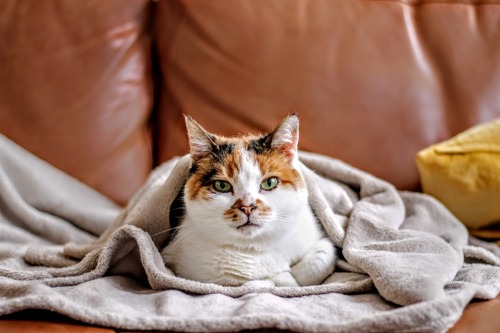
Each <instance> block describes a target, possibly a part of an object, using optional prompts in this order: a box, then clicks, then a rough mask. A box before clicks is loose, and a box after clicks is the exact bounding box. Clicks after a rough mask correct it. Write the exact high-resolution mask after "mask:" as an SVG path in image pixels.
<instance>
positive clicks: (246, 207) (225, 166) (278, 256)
mask: <svg viewBox="0 0 500 333" xmlns="http://www.w3.org/2000/svg"><path fill="white" fill-rule="evenodd" d="M185 120H186V127H187V132H188V136H189V144H190V149H191V158H192V167H191V169H190V174H189V178H188V180H187V182H186V184H185V187H184V193H183V194H184V195H183V198H184V199H183V200H184V205H185V215H184V217H183V218H182V221H181V223H180V227H179V228H178V230H177V231H176V233H175V236H174V237H173V239H172V240H171V241H170V243H169V244H168V245H167V246H166V247H165V248H164V249H163V250H162V252H161V254H162V257H163V259H164V261H165V263H166V264H167V266H168V267H169V268H171V269H172V270H173V271H174V272H175V273H176V274H177V275H178V276H181V277H184V278H188V279H192V280H197V281H202V282H212V283H217V284H221V285H227V286H236V285H241V284H243V283H245V282H248V281H252V280H270V281H273V282H274V284H275V285H276V286H307V285H315V284H320V283H321V282H322V281H323V280H324V279H325V278H326V277H328V276H329V275H330V274H331V273H332V272H333V270H334V265H335V258H336V255H335V247H334V245H333V244H332V243H331V241H330V240H329V239H328V238H327V237H325V235H324V233H323V231H322V228H321V226H320V224H319V223H318V221H317V220H316V217H315V216H314V213H313V212H312V210H311V208H310V206H309V203H308V192H307V188H306V184H305V181H304V178H303V177H302V175H301V171H300V164H299V161H298V152H297V145H298V139H299V121H298V118H297V116H296V115H291V116H288V117H287V118H285V119H284V120H283V121H282V122H281V123H280V124H279V125H278V126H277V127H276V128H275V129H274V130H273V131H272V132H270V133H269V134H267V135H264V136H261V137H256V136H252V135H247V136H241V137H235V138H225V137H222V136H217V135H214V134H211V133H208V132H207V131H206V130H205V129H203V128H202V127H201V126H200V125H199V124H198V123H197V122H196V121H194V120H193V119H192V118H191V117H189V116H186V119H185Z"/></svg>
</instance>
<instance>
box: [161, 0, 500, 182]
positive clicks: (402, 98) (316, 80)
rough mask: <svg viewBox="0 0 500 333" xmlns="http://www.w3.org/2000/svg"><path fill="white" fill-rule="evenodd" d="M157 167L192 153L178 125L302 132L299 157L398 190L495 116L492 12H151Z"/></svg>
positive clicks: (225, 7) (202, 6) (408, 8)
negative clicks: (422, 163) (439, 146)
mask: <svg viewBox="0 0 500 333" xmlns="http://www.w3.org/2000/svg"><path fill="white" fill-rule="evenodd" d="M155 13H156V22H157V25H156V36H155V43H156V45H157V49H158V58H159V63H160V67H161V68H160V70H161V78H162V80H163V85H162V89H161V93H160V96H159V109H158V126H157V133H158V137H159V140H158V141H157V144H158V147H157V149H158V158H159V160H166V159H168V158H170V157H171V156H173V155H179V154H183V153H186V152H187V151H188V146H187V141H186V135H185V129H184V125H183V119H182V113H187V114H190V115H191V116H193V117H194V118H195V119H196V120H197V121H198V122H199V123H201V124H202V125H203V126H204V127H205V128H206V129H208V130H209V131H212V132H215V133H219V134H224V135H236V134H238V133H245V132H248V131H251V132H266V131H268V130H270V129H271V128H273V126H274V125H275V124H277V123H278V122H279V120H280V119H282V118H283V117H284V116H285V115H286V114H288V113H291V112H297V113H298V114H299V117H300V120H301V129H300V134H301V139H300V143H299V145H300V148H301V149H304V150H308V151H313V152H318V153H323V154H327V155H330V156H333V157H336V158H340V159H342V160H344V161H346V162H348V163H350V164H352V165H354V166H357V167H359V168H361V169H363V170H365V171H368V172H370V173H373V174H375V175H377V176H379V177H381V178H383V179H386V180H388V181H390V182H392V183H394V184H395V185H397V187H398V188H400V189H411V190H415V189H418V188H419V179H418V172H417V168H416V166H415V154H416V153H417V152H418V151H419V150H420V149H422V148H424V147H426V146H429V145H431V144H433V143H436V142H439V141H442V140H444V139H446V138H448V137H450V136H452V135H454V134H456V133H459V132H461V131H462V130H464V129H466V128H468V127H470V126H472V125H474V124H476V123H479V122H484V121H488V120H490V119H493V118H495V117H499V116H500V107H499V105H500V94H499V93H498V91H500V61H498V59H500V43H499V42H498V41H499V40H500V28H499V26H498V22H499V21H500V2H498V1H344V0H315V1H308V0H287V1H265V2H264V1H254V0H241V1H234V0H212V1H195V0H194V1H193V0H181V1H159V3H158V10H156V11H155Z"/></svg>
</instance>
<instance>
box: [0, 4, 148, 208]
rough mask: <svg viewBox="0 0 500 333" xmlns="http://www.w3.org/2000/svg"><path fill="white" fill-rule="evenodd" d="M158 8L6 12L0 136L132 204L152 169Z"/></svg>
mask: <svg viewBox="0 0 500 333" xmlns="http://www.w3.org/2000/svg"><path fill="white" fill-rule="evenodd" d="M149 18H150V4H149V2H148V1H146V0H144V1H139V0H107V1H100V0H88V1H66V0H44V1H38V0H23V1H16V0H3V1H1V2H0V40H1V41H2V42H1V43H0V64H1V65H0V132H1V133H2V134H5V135H6V136H8V137H9V138H11V139H13V140H14V141H16V142H17V143H19V144H21V145H22V146H24V147H25V148H27V149H28V150H30V151H31V152H33V153H35V154H36V155H38V156H40V157H42V158H44V159H46V160H47V161H49V162H50V163H52V164H54V165H55V166H57V167H59V168H61V169H62V170H64V171H66V172H68V173H70V174H72V175H73V176H76V177H77V178H79V179H80V180H82V181H83V182H85V183H87V184H89V185H90V186H92V187H94V188H95V189H97V190H98V191H100V192H102V193H104V194H105V195H107V196H109V197H110V198H112V199H114V200H115V201H116V202H118V203H121V204H124V203H126V201H127V200H128V199H129V197H130V196H131V195H132V194H133V193H134V192H135V191H136V190H137V188H138V187H139V186H140V185H141V184H142V183H143V181H144V180H145V177H146V176H147V174H148V173H149V171H150V169H151V163H152V162H151V159H152V157H151V147H150V146H151V139H150V131H149V129H148V126H147V124H148V123H147V119H148V117H149V115H150V112H151V105H152V88H151V79H150V76H151V75H150V72H151V68H150V67H151V66H150V36H149V34H148V26H149V24H150V22H149Z"/></svg>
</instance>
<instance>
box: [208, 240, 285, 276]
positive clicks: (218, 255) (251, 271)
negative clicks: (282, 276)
mask: <svg viewBox="0 0 500 333" xmlns="http://www.w3.org/2000/svg"><path fill="white" fill-rule="evenodd" d="M207 264H208V265H209V266H210V267H211V268H212V269H213V270H214V271H213V273H214V274H213V275H214V276H217V278H218V282H219V283H223V284H233V283H232V282H234V283H235V284H239V283H242V282H245V281H249V280H261V279H268V278H270V277H272V276H274V275H276V274H278V273H280V272H285V271H288V270H289V269H290V259H289V258H286V257H285V256H284V255H283V253H281V251H280V250H279V249H274V250H269V251H265V252H257V251H252V250H242V249H235V248H233V247H222V248H219V249H216V250H215V251H214V253H213V254H212V256H211V260H209V262H208V263H207Z"/></svg>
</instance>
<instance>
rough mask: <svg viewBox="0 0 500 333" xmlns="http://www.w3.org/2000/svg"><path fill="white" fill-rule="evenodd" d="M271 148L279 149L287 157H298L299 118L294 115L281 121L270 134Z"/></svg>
mask: <svg viewBox="0 0 500 333" xmlns="http://www.w3.org/2000/svg"><path fill="white" fill-rule="evenodd" d="M270 134H271V137H270V138H271V147H272V148H274V149H277V150H279V151H281V152H283V153H285V154H286V155H287V156H289V157H291V158H294V157H296V156H297V150H298V144H299V118H298V117H297V115H296V114H292V115H290V116H288V117H286V118H285V119H283V120H282V121H281V123H280V124H279V125H278V126H277V127H276V128H275V129H274V130H273V131H272V132H271V133H270Z"/></svg>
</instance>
